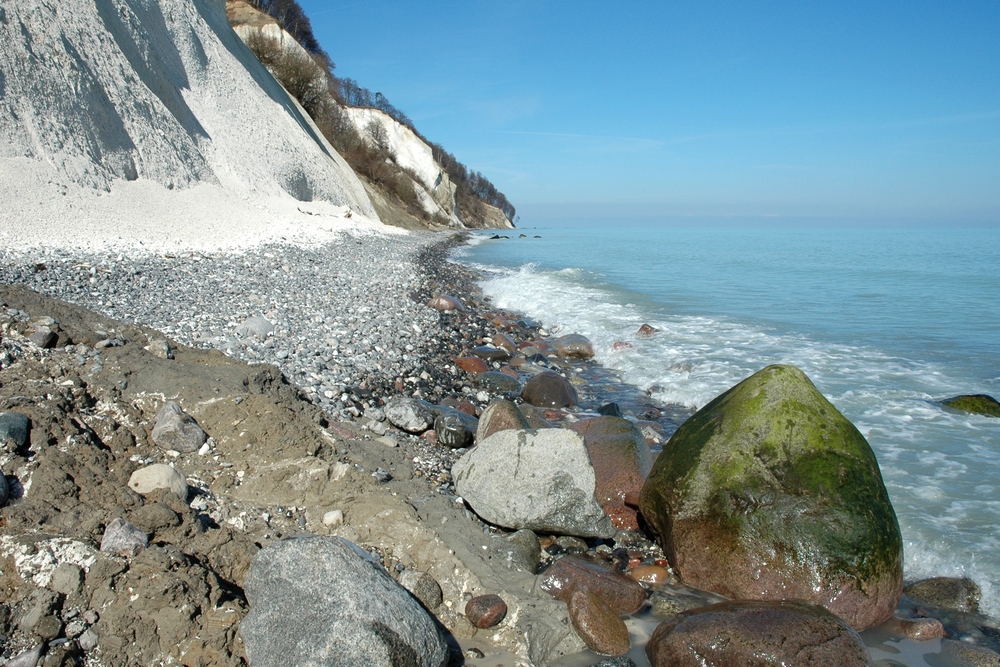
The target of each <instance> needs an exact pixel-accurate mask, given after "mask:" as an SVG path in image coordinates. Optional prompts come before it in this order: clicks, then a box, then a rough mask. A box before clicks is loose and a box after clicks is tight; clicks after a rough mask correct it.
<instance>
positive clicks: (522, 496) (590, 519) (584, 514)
mask: <svg viewBox="0 0 1000 667" xmlns="http://www.w3.org/2000/svg"><path fill="white" fill-rule="evenodd" d="M452 475H453V477H454V478H455V488H456V490H457V491H458V493H459V495H461V496H462V497H463V498H465V500H466V501H467V502H468V503H469V505H471V506H472V509H474V510H475V511H476V513H477V514H479V516H481V517H483V518H484V519H486V520H487V521H489V522H490V523H495V524H497V525H500V526H504V527H506V528H514V529H520V528H528V529H531V530H534V531H537V532H542V533H561V534H566V535H579V536H585V537H612V536H614V533H615V529H614V526H612V525H611V520H610V519H609V518H608V516H607V514H605V513H604V510H602V509H601V506H600V505H599V504H598V502H597V498H596V496H595V495H594V490H595V486H596V476H595V474H594V467H593V466H592V465H591V463H590V455H589V454H588V453H587V448H586V447H585V446H584V444H583V438H581V437H580V436H579V435H577V434H576V433H574V432H572V431H569V430H566V429H555V428H553V429H542V430H540V431H532V430H526V429H516V430H505V431H498V432H496V433H494V434H493V435H491V436H489V437H488V438H486V439H485V440H483V441H482V442H480V443H479V445H478V446H477V447H475V448H474V449H472V450H470V451H469V453H468V454H466V455H465V456H463V457H462V458H460V459H459V460H458V462H456V463H455V465H454V467H453V468H452Z"/></svg>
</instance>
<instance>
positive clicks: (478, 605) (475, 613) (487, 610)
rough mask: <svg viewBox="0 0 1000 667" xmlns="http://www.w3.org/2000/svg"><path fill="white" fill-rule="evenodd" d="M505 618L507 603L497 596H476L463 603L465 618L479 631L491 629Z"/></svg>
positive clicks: (491, 594)
mask: <svg viewBox="0 0 1000 667" xmlns="http://www.w3.org/2000/svg"><path fill="white" fill-rule="evenodd" d="M506 616H507V603H506V602H504V601H503V598H501V597H500V596H499V595H495V594H493V593H489V594H487V595H477V596H476V597H474V598H472V599H471V600H469V601H468V602H466V603H465V617H466V618H467V619H469V622H470V623H472V624H473V625H474V626H476V627H477V628H479V629H480V630H485V629H486V628H492V627H493V626H494V625H497V624H498V623H500V622H501V621H502V620H503V619H504V618H505V617H506Z"/></svg>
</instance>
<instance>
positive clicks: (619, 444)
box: [566, 417, 653, 530]
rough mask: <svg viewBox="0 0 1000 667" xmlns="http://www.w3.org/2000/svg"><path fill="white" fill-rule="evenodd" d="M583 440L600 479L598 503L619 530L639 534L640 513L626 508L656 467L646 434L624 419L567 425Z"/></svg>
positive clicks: (604, 418) (593, 419)
mask: <svg viewBox="0 0 1000 667" xmlns="http://www.w3.org/2000/svg"><path fill="white" fill-rule="evenodd" d="M566 427H567V428H569V429H571V430H573V431H576V432H577V433H579V434H580V435H581V436H583V442H584V444H585V445H586V446H587V451H588V452H589V454H590V462H591V464H592V465H593V466H594V474H595V475H596V476H597V490H596V494H597V502H599V503H600V504H601V507H603V508H604V511H605V513H607V514H608V516H609V517H610V518H611V523H612V524H614V526H615V527H616V528H619V529H625V530H638V528H639V523H638V517H637V513H636V510H635V509H634V508H632V507H628V506H626V504H625V496H626V495H627V494H629V493H638V492H640V491H642V486H643V483H644V482H645V481H646V476H647V475H649V471H650V470H651V469H652V467H653V458H652V455H651V454H650V452H649V444H647V442H646V438H645V436H643V434H642V431H640V430H639V429H638V428H636V426H635V424H633V423H632V422H630V421H629V420H627V419H623V418H621V417H592V418H590V419H581V420H580V421H578V422H574V423H571V424H567V426H566Z"/></svg>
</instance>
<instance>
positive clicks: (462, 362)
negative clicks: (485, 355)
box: [455, 357, 489, 374]
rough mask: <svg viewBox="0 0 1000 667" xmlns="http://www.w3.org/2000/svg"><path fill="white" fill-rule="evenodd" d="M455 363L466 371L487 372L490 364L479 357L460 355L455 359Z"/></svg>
mask: <svg viewBox="0 0 1000 667" xmlns="http://www.w3.org/2000/svg"><path fill="white" fill-rule="evenodd" d="M455 365H456V366H458V367H459V368H461V369H462V370H463V371H465V372H466V373H474V374H478V373H485V372H486V371H487V370H488V369H489V366H487V365H486V362H485V361H483V360H482V359H480V358H479V357H458V358H457V359H455Z"/></svg>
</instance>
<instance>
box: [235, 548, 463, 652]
mask: <svg viewBox="0 0 1000 667" xmlns="http://www.w3.org/2000/svg"><path fill="white" fill-rule="evenodd" d="M243 590H244V592H245V593H246V597H247V600H248V601H249V602H250V612H249V613H248V614H247V615H246V617H244V619H243V621H242V622H241V623H240V634H241V635H242V637H243V642H244V647H245V649H246V655H247V659H248V662H249V663H250V664H251V665H253V667H284V666H285V665H307V664H312V665H330V666H343V667H348V666H354V665H368V666H370V667H396V666H398V665H408V666H412V667H444V665H445V664H447V662H448V656H449V653H448V644H447V641H446V638H445V634H444V632H443V631H442V630H441V628H440V627H439V626H438V625H437V623H436V622H435V619H434V618H433V617H432V616H431V615H430V614H429V613H428V612H427V611H426V610H425V609H424V608H423V607H422V606H421V605H420V603H419V602H418V601H417V600H416V599H415V598H414V597H412V596H411V595H410V593H409V592H407V591H406V589H404V588H403V587H402V586H400V585H399V584H398V583H396V582H395V581H394V580H393V579H392V577H390V576H389V574H388V573H387V572H386V571H385V570H384V569H383V568H382V566H381V565H379V564H378V563H377V562H375V561H374V559H372V558H371V556H369V555H368V554H366V553H365V552H364V551H363V550H362V549H361V548H359V547H358V546H356V545H355V544H353V543H351V542H348V541H347V540H344V539H342V538H339V537H318V536H305V537H298V538H294V539H289V540H284V541H281V542H277V543H275V544H271V545H269V546H267V547H265V548H264V549H261V550H260V551H259V552H258V553H257V555H256V556H254V559H253V561H252V563H251V565H250V569H249V571H248V572H247V575H246V577H245V578H244V581H243Z"/></svg>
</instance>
